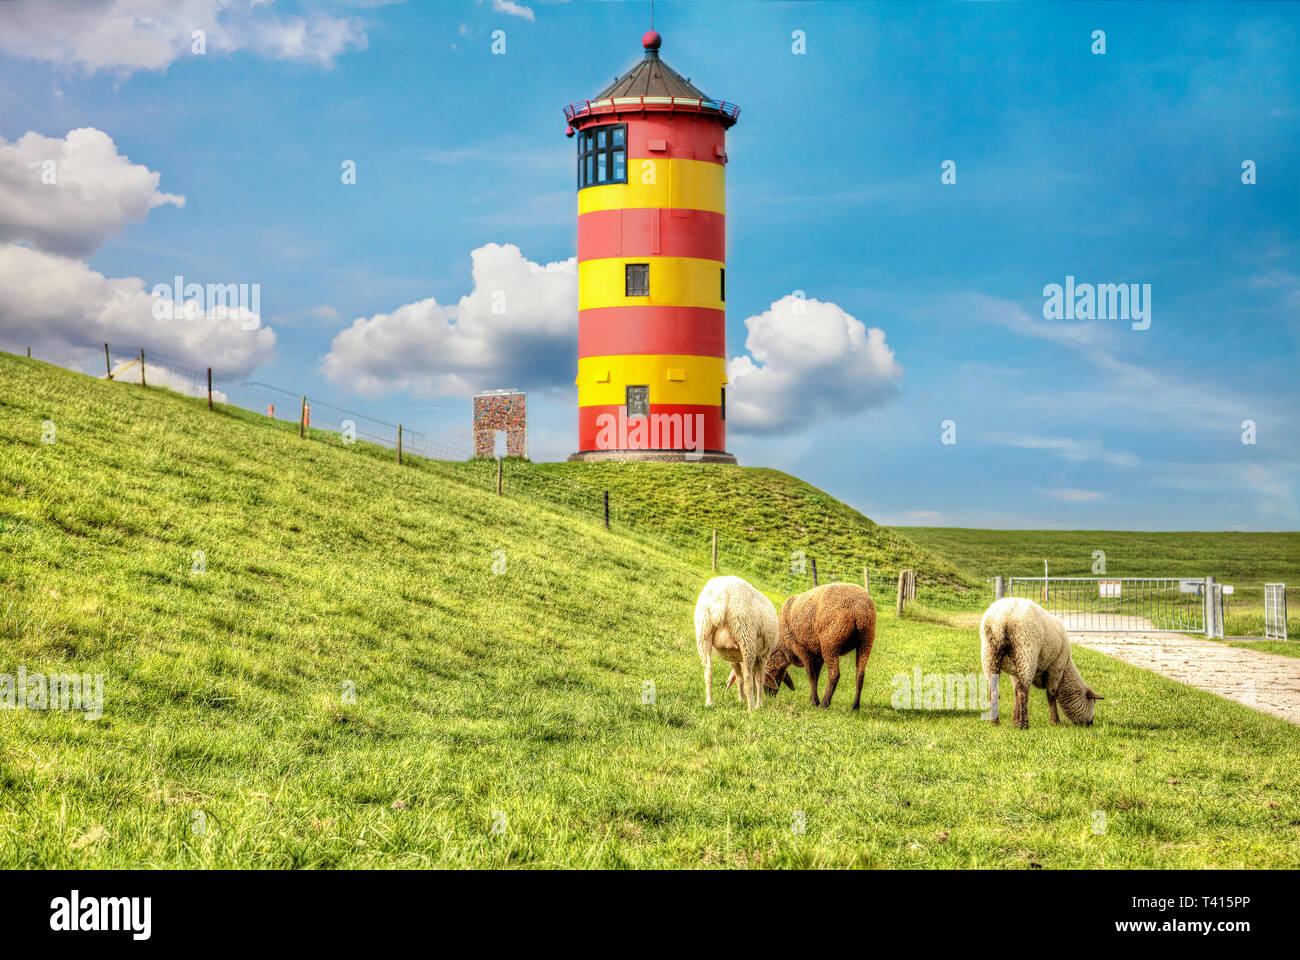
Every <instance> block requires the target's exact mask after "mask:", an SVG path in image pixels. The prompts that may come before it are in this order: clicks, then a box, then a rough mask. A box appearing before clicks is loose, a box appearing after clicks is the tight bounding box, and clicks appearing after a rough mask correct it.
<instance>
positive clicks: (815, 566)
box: [812, 557, 817, 587]
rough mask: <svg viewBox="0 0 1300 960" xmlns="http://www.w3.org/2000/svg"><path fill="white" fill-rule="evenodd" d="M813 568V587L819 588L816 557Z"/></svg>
mask: <svg viewBox="0 0 1300 960" xmlns="http://www.w3.org/2000/svg"><path fill="white" fill-rule="evenodd" d="M812 568H813V586H814V587H815V586H817V558H816V557H813V558H812Z"/></svg>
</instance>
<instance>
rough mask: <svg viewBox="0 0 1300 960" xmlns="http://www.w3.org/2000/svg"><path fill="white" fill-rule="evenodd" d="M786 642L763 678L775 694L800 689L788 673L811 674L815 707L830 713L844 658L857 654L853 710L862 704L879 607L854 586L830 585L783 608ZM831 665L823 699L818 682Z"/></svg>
mask: <svg viewBox="0 0 1300 960" xmlns="http://www.w3.org/2000/svg"><path fill="white" fill-rule="evenodd" d="M780 627H781V640H780V643H778V644H777V647H776V651H775V652H774V653H773V654H772V657H771V659H770V660H768V662H767V675H766V676H765V677H764V678H763V682H764V685H765V686H766V687H767V689H768V690H770V691H772V692H773V693H775V692H776V691H778V690H780V688H781V684H782V683H784V684H785V685H786V686H787V687H789V688H790V689H791V690H793V689H794V684H793V683H792V682H791V681H790V677H789V676H788V675H787V671H788V670H789V668H790V665H791V664H794V665H795V666H798V667H803V668H804V669H805V670H807V671H808V684H809V686H810V687H811V697H812V705H813V706H814V707H818V706H820V707H829V706H830V705H831V697H832V696H833V695H834V694H835V685H836V684H837V683H839V680H840V657H842V656H844V654H846V653H848V652H849V651H850V650H857V652H858V657H857V665H856V667H857V689H856V690H855V692H854V695H853V709H854V710H856V709H858V706H859V704H861V702H862V673H863V671H865V670H866V668H867V658H868V657H870V656H871V645H872V644H873V643H875V642H876V604H875V602H874V601H873V600H872V599H871V594H869V593H868V592H867V591H866V590H863V589H862V588H861V587H859V586H856V585H855V584H851V583H828V584H826V585H825V586H821V587H813V588H812V589H811V590H808V591H805V592H804V593H800V594H796V595H795V596H793V597H790V598H789V599H787V600H786V601H785V603H784V604H782V605H781V618H780ZM823 663H825V664H826V673H827V677H828V679H827V682H826V696H825V697H824V698H822V699H821V700H820V701H819V700H818V698H817V681H818V679H819V678H820V677H821V671H822V664H823Z"/></svg>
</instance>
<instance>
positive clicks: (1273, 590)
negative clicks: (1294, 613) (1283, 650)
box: [1264, 583, 1287, 640]
mask: <svg viewBox="0 0 1300 960" xmlns="http://www.w3.org/2000/svg"><path fill="white" fill-rule="evenodd" d="M1264 636H1266V637H1267V638H1268V639H1270V640H1285V639H1286V638H1287V636H1286V584H1285V583H1266V584H1264Z"/></svg>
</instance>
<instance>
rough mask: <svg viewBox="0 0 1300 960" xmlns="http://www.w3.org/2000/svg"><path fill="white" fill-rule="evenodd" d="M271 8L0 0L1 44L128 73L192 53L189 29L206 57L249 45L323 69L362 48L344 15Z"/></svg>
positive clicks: (199, 2)
mask: <svg viewBox="0 0 1300 960" xmlns="http://www.w3.org/2000/svg"><path fill="white" fill-rule="evenodd" d="M270 7H271V3H270V2H269V0H79V2H76V3H49V2H46V0H11V2H8V3H0V50H3V51H5V52H7V53H11V54H13V55H15V56H19V57H26V58H29V59H33V60H46V61H50V62H52V63H58V64H67V65H73V66H77V67H80V68H81V69H83V70H85V71H86V72H88V73H90V72H94V71H97V70H115V71H119V72H124V73H130V72H133V71H137V70H165V69H167V67H168V66H169V65H170V64H171V63H173V62H174V61H175V60H177V59H179V58H180V57H182V56H185V57H188V56H193V55H194V53H193V44H194V43H195V39H194V32H195V31H202V32H203V39H204V43H205V45H206V52H207V54H208V55H212V54H227V53H233V52H235V51H237V50H250V51H252V52H254V53H257V54H259V55H261V56H265V57H269V58H272V59H278V60H296V61H307V62H313V63H317V64H320V65H321V66H325V67H329V66H332V65H333V62H334V58H335V57H337V56H339V55H340V54H342V53H344V52H345V51H347V50H348V49H350V48H356V49H364V48H365V46H366V42H367V41H366V34H365V28H364V25H363V24H362V23H361V22H360V21H358V20H355V19H353V18H351V17H337V16H331V15H329V14H324V13H319V12H316V13H312V14H311V15H310V16H308V17H299V16H290V17H280V16H278V15H277V14H276V13H275V12H274V11H273V10H272V9H270Z"/></svg>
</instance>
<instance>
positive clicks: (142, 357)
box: [140, 347, 149, 387]
mask: <svg viewBox="0 0 1300 960" xmlns="http://www.w3.org/2000/svg"><path fill="white" fill-rule="evenodd" d="M140 386H142V387H147V386H149V384H148V383H146V382H145V379H144V347H141V348H140Z"/></svg>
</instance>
